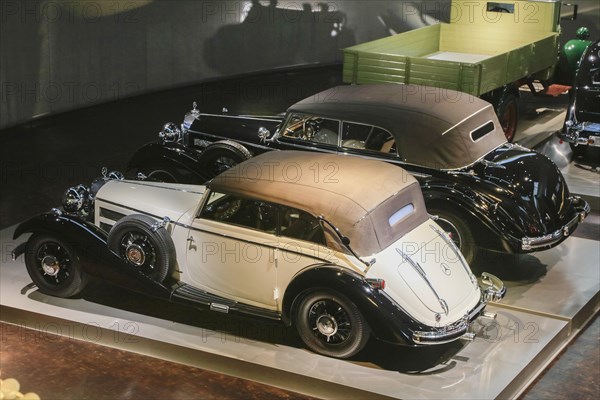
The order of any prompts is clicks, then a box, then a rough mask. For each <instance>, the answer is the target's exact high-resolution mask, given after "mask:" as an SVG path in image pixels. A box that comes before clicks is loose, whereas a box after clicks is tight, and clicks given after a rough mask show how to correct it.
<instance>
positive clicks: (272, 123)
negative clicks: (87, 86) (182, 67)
mask: <svg viewBox="0 0 600 400" xmlns="http://www.w3.org/2000/svg"><path fill="white" fill-rule="evenodd" d="M365 86H366V85H363V86H361V87H362V88H364V87H365ZM397 86H403V85H397ZM462 95H463V96H468V95H465V94H462ZM315 97H319V96H318V95H315ZM474 99H475V98H474ZM324 101H325V100H323V102H324ZM469 101H471V100H470V98H469ZM473 101H475V100H473ZM476 101H478V102H480V103H482V106H483V107H486V106H485V105H486V104H487V103H485V102H484V101H483V100H481V99H476ZM301 103H302V102H301ZM299 104H300V103H299ZM315 104H316V105H315V107H316V108H317V109H318V108H319V107H320V105H321V103H319V102H315ZM352 105H353V106H354V107H355V108H356V109H358V108H357V107H356V104H352ZM335 106H336V104H335V102H333V103H332V104H330V105H328V108H327V109H326V111H327V113H326V115H327V116H330V115H332V113H334V111H335V110H333V111H332V107H335ZM338 106H339V105H338ZM418 106H419V105H417V107H418ZM487 106H489V104H487ZM294 107H296V108H298V106H292V107H291V108H290V109H289V111H288V115H290V113H291V112H292V111H294V110H295V108H294ZM309 107H310V105H308V106H307V105H303V106H302V107H301V108H302V111H303V112H308V110H307V108H309ZM469 107H471V109H473V108H474V107H473V105H472V104H471V105H469ZM489 107H490V108H491V106H489ZM194 111H195V112H196V114H194V118H193V119H190V118H189V117H190V115H191V114H190V113H188V114H187V115H186V120H187V121H193V122H190V123H189V125H188V128H189V129H187V128H186V127H185V126H184V129H183V130H182V133H181V138H180V140H179V141H178V143H181V144H182V145H183V146H185V147H187V148H189V149H194V150H197V151H199V152H202V151H203V150H204V149H206V148H209V147H210V145H211V143H213V142H216V141H219V140H223V139H227V140H234V141H236V142H238V143H240V144H241V145H243V146H244V147H245V148H247V149H248V151H249V153H251V154H252V155H257V154H260V153H263V152H265V151H270V150H308V151H318V152H332V153H341V154H347V155H354V156H361V157H367V158H374V159H378V160H382V161H387V162H389V163H393V164H396V165H398V166H400V167H402V168H404V169H406V170H407V171H409V172H410V173H411V174H413V175H414V176H415V177H416V178H417V179H418V180H419V182H420V184H421V189H422V191H423V195H424V198H425V201H426V205H427V208H428V209H447V210H453V211H455V212H457V213H459V214H460V215H461V216H462V217H464V218H465V219H466V221H467V222H468V224H469V226H470V229H471V230H472V231H473V236H474V237H475V238H476V243H475V244H476V246H477V247H480V248H485V249H488V250H492V251H500V252H529V251H535V250H540V249H547V248H550V247H553V246H556V245H558V244H559V243H560V242H562V241H563V240H564V239H565V238H566V237H567V236H568V235H569V234H570V233H571V232H572V231H573V229H575V228H576V226H577V224H578V223H579V222H580V221H582V220H583V218H585V216H586V215H587V213H589V206H588V205H587V203H586V202H585V201H583V200H581V199H579V198H578V197H576V196H571V195H570V193H569V190H568V187H567V185H566V183H565V181H564V178H563V177H562V175H561V173H560V171H559V170H558V168H557V167H556V165H555V164H554V163H552V161H550V160H549V159H548V158H547V157H545V156H544V155H541V154H539V153H537V152H535V151H532V150H529V149H526V148H524V147H521V146H519V145H513V144H510V143H505V144H503V145H502V144H501V145H500V146H497V147H495V148H492V149H490V150H489V151H488V152H487V154H485V155H484V156H483V157H482V158H477V157H475V159H474V161H473V162H470V163H467V165H465V166H464V167H460V168H450V169H448V168H446V169H444V168H436V167H435V166H433V167H432V166H427V165H415V164H413V163H410V162H407V161H406V159H404V157H401V156H399V155H398V154H391V153H382V152H365V151H364V150H361V149H354V148H349V147H342V146H340V145H339V144H338V145H332V144H327V143H315V142H311V141H302V140H294V139H291V138H287V137H285V135H282V134H281V130H282V129H283V126H284V125H285V124H286V123H288V121H287V120H286V118H291V117H284V118H281V117H269V118H245V117H241V116H229V115H214V114H208V115H207V114H200V113H199V112H198V111H197V110H193V111H192V112H194ZM471 111H472V110H471ZM471 111H470V112H471ZM294 112H295V111H294ZM345 112H346V113H348V112H347V110H346V111H345ZM378 112H381V111H378ZM424 112H427V111H424ZM446 112H447V113H448V114H451V113H452V109H451V108H450V109H449V110H447V111H446ZM363 113H364V112H363ZM438 113H439V112H438ZM491 113H493V110H492V111H491ZM314 114H315V115H319V113H318V111H315V112H314ZM348 114H349V115H346V116H345V117H344V118H353V119H352V120H351V121H354V122H356V123H365V124H366V123H368V122H370V121H372V120H373V118H372V117H370V119H369V121H363V120H360V119H359V116H358V115H353V114H351V113H348ZM476 114H477V112H475V114H473V115H476ZM340 118H341V117H340ZM423 118H426V117H423ZM453 118H455V119H457V120H460V116H458V117H456V116H454V117H453ZM486 118H487V117H486ZM490 118H492V117H490ZM493 118H494V119H495V118H496V117H495V115H494V116H493ZM485 120H487V119H485ZM342 122H345V120H342ZM385 122H386V124H387V125H386V126H385V127H386V128H389V129H390V132H392V134H393V135H396V141H397V142H398V143H406V140H405V141H404V142H401V140H400V139H398V137H399V136H397V135H399V134H397V133H396V132H394V131H393V130H392V129H393V127H394V124H393V122H394V121H393V120H392V119H391V117H389V118H388V120H386V121H385ZM490 122H492V120H490ZM477 124H479V122H477ZM184 125H185V124H184ZM236 127H237V129H236ZM261 128H266V130H268V131H269V134H268V135H267V136H264V135H263V136H261V135H259V134H258V131H259V130H260V129H261ZM452 129H454V128H452ZM263 132H264V130H263ZM403 134H404V133H403ZM471 134H473V131H471ZM474 142H475V143H476V142H477V141H474ZM340 143H341V142H340ZM156 145H158V146H161V145H162V146H165V147H169V146H171V143H169V142H166V141H162V142H158V143H157V144H156ZM421 151H423V150H421ZM436 151H437V152H438V153H440V152H442V153H443V152H444V149H443V148H441V149H440V148H437V149H436ZM460 151H462V154H468V148H467V149H466V150H464V149H463V150H460ZM145 152H146V148H141V149H140V150H139V151H138V153H136V155H135V156H134V160H135V159H139V158H142V157H145V156H144V155H143V154H144V153H145ZM459 154H461V153H460V152H459ZM199 158H200V161H199V164H200V165H201V164H202V161H201V159H202V155H199ZM432 164H435V163H432ZM130 167H132V168H133V170H135V167H136V163H133V162H132V163H131V164H130ZM191 168H195V167H191ZM190 177H191V179H195V178H194V177H193V175H190ZM182 183H197V181H196V180H192V181H188V180H184V181H182Z"/></svg>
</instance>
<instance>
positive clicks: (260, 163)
mask: <svg viewBox="0 0 600 400" xmlns="http://www.w3.org/2000/svg"><path fill="white" fill-rule="evenodd" d="M208 186H209V187H210V188H211V189H212V190H214V191H217V192H221V193H228V194H235V195H239V196H242V197H250V198H255V199H259V200H264V201H269V202H273V203H277V204H283V205H286V206H290V207H294V208H298V209H301V210H305V211H307V212H309V213H311V214H313V215H315V216H323V217H325V218H326V219H327V220H328V221H330V222H331V223H333V224H334V225H335V226H337V227H338V228H339V229H340V231H341V232H342V234H344V235H346V236H348V237H349V238H350V240H351V242H352V247H353V248H354V249H355V251H357V252H358V253H359V254H361V255H364V256H368V255H371V254H374V253H377V252H379V251H381V250H382V249H383V248H386V247H387V246H389V245H390V244H391V243H393V242H394V241H396V240H398V239H399V238H400V237H402V236H403V235H404V234H405V233H407V232H408V231H410V230H412V229H413V228H415V227H416V226H418V225H420V224H421V223H422V222H423V221H425V220H426V219H427V212H426V209H425V204H424V201H423V195H422V193H421V188H420V186H419V184H418V182H417V181H416V179H415V178H414V177H413V176H411V175H409V174H408V173H407V172H406V171H405V170H404V169H402V168H399V167H397V166H395V165H392V164H388V163H385V162H381V161H374V160H368V159H363V158H359V157H352V156H344V155H334V154H319V153H309V152H300V151H270V152H267V153H264V154H262V155H259V156H257V157H254V158H252V159H250V160H248V161H245V162H243V163H241V164H239V165H237V166H235V167H233V168H231V169H230V170H228V171H226V172H224V173H222V174H221V175H219V176H217V177H216V178H214V179H213V180H212V181H211V182H210V183H209V184H208ZM406 205H412V211H411V212H410V213H408V214H407V215H406V216H405V217H404V218H401V219H400V220H399V221H396V220H395V219H394V218H393V219H392V222H394V223H390V218H391V217H392V215H394V214H395V213H396V212H397V211H399V210H400V209H402V208H403V207H404V206H406Z"/></svg>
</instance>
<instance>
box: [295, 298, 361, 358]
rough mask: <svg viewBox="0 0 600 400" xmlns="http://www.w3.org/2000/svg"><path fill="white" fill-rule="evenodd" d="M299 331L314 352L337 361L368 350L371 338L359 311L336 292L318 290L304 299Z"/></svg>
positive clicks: (298, 312)
mask: <svg viewBox="0 0 600 400" xmlns="http://www.w3.org/2000/svg"><path fill="white" fill-rule="evenodd" d="M296 329H297V330H298V334H299V335H300V338H301V339H302V341H303V342H304V343H305V344H306V346H307V347H308V348H309V349H310V350H312V351H314V352H316V353H319V354H323V355H325V356H330V357H335V358H349V357H352V356H353V355H355V354H356V353H358V352H359V351H361V350H362V349H363V348H364V347H365V345H366V344H367V342H368V341H369V335H370V330H369V326H368V325H367V322H366V321H365V319H364V317H363V316H362V314H361V312H360V310H359V309H358V307H356V305H355V304H354V303H353V302H351V301H350V300H349V299H348V298H347V297H346V296H344V295H342V294H340V293H338V292H335V291H332V290H317V291H314V292H310V293H308V294H307V295H306V296H304V298H302V300H301V301H300V305H299V307H298V311H297V313H296Z"/></svg>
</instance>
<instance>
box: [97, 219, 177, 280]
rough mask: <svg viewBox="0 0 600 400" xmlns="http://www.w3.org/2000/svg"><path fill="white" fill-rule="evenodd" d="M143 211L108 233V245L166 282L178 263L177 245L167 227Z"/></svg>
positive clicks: (155, 277) (149, 273) (138, 267)
mask: <svg viewBox="0 0 600 400" xmlns="http://www.w3.org/2000/svg"><path fill="white" fill-rule="evenodd" d="M156 223H157V222H156V220H155V219H153V218H151V217H149V216H147V215H140V214H133V215H128V216H126V217H124V218H122V219H121V220H119V222H117V223H116V224H115V225H114V226H113V227H112V229H111V230H110V232H109V233H108V248H109V249H110V250H111V251H113V252H114V253H116V254H117V255H118V256H119V257H121V258H122V259H123V260H125V261H127V262H128V263H129V264H131V265H133V266H134V267H136V268H137V269H139V271H140V272H141V273H142V274H144V275H146V276H148V277H149V278H150V279H152V280H154V281H156V282H159V283H160V282H163V281H164V280H165V278H166V277H167V276H168V275H170V274H171V272H172V271H173V268H174V267H175V262H176V258H175V245H174V244H173V240H172V239H171V236H170V235H169V232H167V230H166V229H165V228H164V227H161V228H158V229H156Z"/></svg>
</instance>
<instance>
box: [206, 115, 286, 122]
mask: <svg viewBox="0 0 600 400" xmlns="http://www.w3.org/2000/svg"><path fill="white" fill-rule="evenodd" d="M202 116H205V117H219V118H235V119H251V120H253V121H270V122H281V119H279V118H277V117H272V118H261V117H250V116H244V115H223V114H208V113H200V117H202Z"/></svg>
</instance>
